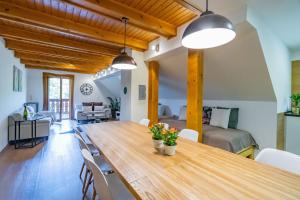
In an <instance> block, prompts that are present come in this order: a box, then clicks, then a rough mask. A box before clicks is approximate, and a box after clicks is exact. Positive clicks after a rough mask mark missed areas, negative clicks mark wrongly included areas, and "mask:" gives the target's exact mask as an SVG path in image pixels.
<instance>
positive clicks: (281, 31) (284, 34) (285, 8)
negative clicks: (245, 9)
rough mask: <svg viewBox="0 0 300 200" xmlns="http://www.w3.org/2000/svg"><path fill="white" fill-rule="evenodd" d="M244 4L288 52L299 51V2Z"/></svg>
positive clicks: (278, 0) (253, 1)
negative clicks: (257, 15) (258, 17)
mask: <svg viewBox="0 0 300 200" xmlns="http://www.w3.org/2000/svg"><path fill="white" fill-rule="evenodd" d="M246 3H247V5H248V6H249V7H250V8H252V9H254V10H255V11H256V14H259V15H260V18H261V19H262V20H263V21H264V22H265V23H266V24H267V25H268V26H269V27H270V28H271V29H272V31H274V33H275V34H276V35H277V36H278V37H279V38H280V39H281V40H282V41H283V42H284V43H285V45H287V47H288V48H289V49H290V50H292V51H297V50H300V37H299V35H300V1H299V0H246Z"/></svg>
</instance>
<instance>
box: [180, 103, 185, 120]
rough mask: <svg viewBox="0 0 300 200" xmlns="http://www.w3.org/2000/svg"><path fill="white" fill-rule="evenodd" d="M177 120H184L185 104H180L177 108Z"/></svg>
mask: <svg viewBox="0 0 300 200" xmlns="http://www.w3.org/2000/svg"><path fill="white" fill-rule="evenodd" d="M178 120H186V106H181V108H180V110H179V116H178Z"/></svg>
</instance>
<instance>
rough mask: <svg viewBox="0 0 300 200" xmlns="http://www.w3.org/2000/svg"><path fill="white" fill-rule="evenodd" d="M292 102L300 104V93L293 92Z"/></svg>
mask: <svg viewBox="0 0 300 200" xmlns="http://www.w3.org/2000/svg"><path fill="white" fill-rule="evenodd" d="M291 100H292V104H293V106H295V107H296V106H299V105H300V93H299V94H293V95H292V96H291Z"/></svg>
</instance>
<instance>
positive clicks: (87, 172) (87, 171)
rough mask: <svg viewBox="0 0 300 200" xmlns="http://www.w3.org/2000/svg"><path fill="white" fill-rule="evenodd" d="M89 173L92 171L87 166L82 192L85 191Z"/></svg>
mask: <svg viewBox="0 0 300 200" xmlns="http://www.w3.org/2000/svg"><path fill="white" fill-rule="evenodd" d="M89 173H90V171H89V170H88V169H87V168H86V170H85V175H84V180H83V184H82V193H83V192H84V188H85V183H86V179H87V176H88V174H89Z"/></svg>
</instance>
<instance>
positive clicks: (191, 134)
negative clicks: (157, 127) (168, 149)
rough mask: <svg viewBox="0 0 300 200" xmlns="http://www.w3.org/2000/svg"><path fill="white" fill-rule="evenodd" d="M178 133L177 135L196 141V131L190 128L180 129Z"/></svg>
mask: <svg viewBox="0 0 300 200" xmlns="http://www.w3.org/2000/svg"><path fill="white" fill-rule="evenodd" d="M178 135H179V137H182V138H185V139H188V140H191V141H194V142H198V135H199V134H198V131H195V130H192V129H182V130H181V131H180V132H179V134H178Z"/></svg>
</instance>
